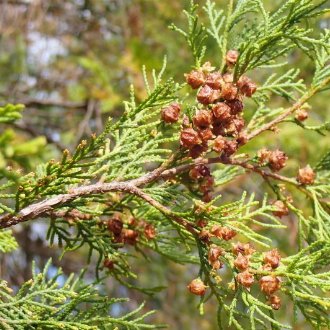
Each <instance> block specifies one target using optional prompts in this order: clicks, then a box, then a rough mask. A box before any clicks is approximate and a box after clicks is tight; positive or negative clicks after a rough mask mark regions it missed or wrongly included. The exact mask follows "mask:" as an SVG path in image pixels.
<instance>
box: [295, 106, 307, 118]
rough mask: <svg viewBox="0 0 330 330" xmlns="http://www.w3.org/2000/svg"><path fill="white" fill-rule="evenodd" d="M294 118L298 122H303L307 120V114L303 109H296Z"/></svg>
mask: <svg viewBox="0 0 330 330" xmlns="http://www.w3.org/2000/svg"><path fill="white" fill-rule="evenodd" d="M295 118H296V119H297V120H299V121H304V120H306V119H307V118H308V112H307V111H306V110H305V109H298V110H297V111H296V115H295Z"/></svg>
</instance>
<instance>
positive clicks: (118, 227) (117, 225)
mask: <svg viewBox="0 0 330 330" xmlns="http://www.w3.org/2000/svg"><path fill="white" fill-rule="evenodd" d="M107 225H108V230H109V231H111V232H112V233H113V234H114V235H120V233H121V232H122V230H123V223H122V221H121V220H120V219H118V218H113V219H110V220H109V221H108V224H107Z"/></svg>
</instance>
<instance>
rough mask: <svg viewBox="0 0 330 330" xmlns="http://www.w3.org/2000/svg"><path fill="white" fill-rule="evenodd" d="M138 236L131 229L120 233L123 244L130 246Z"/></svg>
mask: <svg viewBox="0 0 330 330" xmlns="http://www.w3.org/2000/svg"><path fill="white" fill-rule="evenodd" d="M138 236H139V234H138V232H136V231H134V230H132V229H123V231H122V237H123V239H124V242H125V243H127V244H130V245H135V243H136V241H137V238H138Z"/></svg>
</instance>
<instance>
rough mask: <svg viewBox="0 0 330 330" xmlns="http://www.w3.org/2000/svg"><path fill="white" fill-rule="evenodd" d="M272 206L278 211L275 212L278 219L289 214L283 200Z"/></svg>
mask: <svg viewBox="0 0 330 330" xmlns="http://www.w3.org/2000/svg"><path fill="white" fill-rule="evenodd" d="M272 205H273V206H274V207H276V211H273V214H274V215H275V216H276V217H279V218H281V217H283V216H286V215H288V214H289V209H288V207H287V206H286V205H285V204H284V203H283V202H282V201H281V200H277V201H275V202H274V203H273V204H272Z"/></svg>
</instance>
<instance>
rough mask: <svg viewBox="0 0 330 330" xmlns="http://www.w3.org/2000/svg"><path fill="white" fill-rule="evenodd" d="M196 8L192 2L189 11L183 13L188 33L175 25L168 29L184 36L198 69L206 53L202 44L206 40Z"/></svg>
mask: <svg viewBox="0 0 330 330" xmlns="http://www.w3.org/2000/svg"><path fill="white" fill-rule="evenodd" d="M197 8H198V5H196V4H194V2H193V0H192V1H191V4H190V9H189V11H186V10H184V11H183V12H184V14H185V16H186V18H187V21H188V31H184V30H182V29H181V28H179V27H177V26H176V25H175V24H172V25H170V28H171V29H172V30H174V31H176V32H178V33H180V34H181V35H183V36H184V38H185V39H186V41H187V43H188V45H189V47H190V49H191V52H192V55H193V57H194V60H195V65H196V67H197V68H199V67H200V66H201V64H202V60H203V58H204V55H205V51H206V46H205V45H204V42H205V39H206V38H207V35H206V33H205V27H204V25H203V24H199V17H198V15H197V14H196V10H197Z"/></svg>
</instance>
